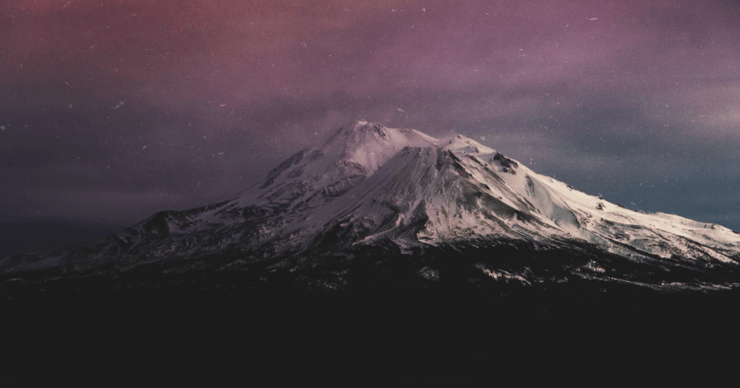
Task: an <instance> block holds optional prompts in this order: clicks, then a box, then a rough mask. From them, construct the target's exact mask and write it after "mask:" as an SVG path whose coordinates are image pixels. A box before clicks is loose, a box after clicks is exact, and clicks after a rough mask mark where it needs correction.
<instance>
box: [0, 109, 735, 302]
mask: <svg viewBox="0 0 740 388" xmlns="http://www.w3.org/2000/svg"><path fill="white" fill-rule="evenodd" d="M512 248H513V249H515V250H517V251H519V252H520V253H521V252H530V256H531V255H534V256H537V255H545V256H548V255H553V252H557V255H556V256H557V257H558V259H557V260H556V259H553V260H551V261H550V262H548V265H555V263H556V262H558V263H559V264H557V265H556V266H559V267H558V268H560V270H559V271H560V272H558V273H559V274H560V275H557V276H555V275H553V273H552V271H550V272H547V273H548V274H539V275H538V274H537V273H538V269H537V268H532V267H531V266H524V265H522V264H521V263H519V264H516V263H515V264H511V263H509V264H507V265H509V267H507V268H506V269H504V268H503V267H501V266H500V265H499V264H500V263H499V264H496V262H489V263H483V262H481V263H474V265H473V267H474V268H477V270H478V271H480V273H481V274H484V275H486V276H488V277H490V278H493V279H494V280H500V279H518V280H517V281H518V282H521V283H522V284H534V283H537V282H547V281H548V279H549V281H555V280H554V279H556V278H557V279H561V278H562V279H566V280H567V279H588V280H592V281H593V280H596V281H603V282H621V283H629V284H636V285H641V286H647V287H652V288H665V287H674V288H675V287H678V288H692V289H696V288H706V287H709V288H713V287H728V285H729V286H732V285H731V284H734V283H732V282H731V281H730V280H728V278H727V277H726V276H725V275H722V276H720V275H717V274H728V273H734V272H735V271H736V270H737V269H738V261H740V234H737V233H735V232H733V231H731V230H729V229H727V228H724V227H722V226H718V225H713V224H707V223H701V222H696V221H691V220H688V219H685V218H682V217H679V216H676V215H669V214H663V213H654V214H650V213H645V212H639V211H633V210H629V209H626V208H624V207H622V206H621V205H618V204H612V203H610V202H608V201H606V200H604V199H602V198H600V197H595V196H591V195H587V194H585V193H582V192H579V191H577V190H575V189H573V188H572V187H570V186H568V185H567V184H565V183H563V182H560V181H557V180H555V179H552V178H549V177H546V176H542V175H539V174H537V173H535V172H533V171H532V170H530V169H529V168H527V167H526V166H524V165H523V164H521V163H519V162H517V161H516V160H513V159H511V158H508V157H506V156H504V155H503V154H501V153H500V152H497V151H495V150H493V149H491V148H488V147H486V146H484V145H482V144H480V143H478V142H476V141H474V140H472V139H469V138H467V137H465V136H462V135H458V136H456V137H454V138H452V139H451V140H448V141H443V140H440V139H435V138H433V137H431V136H428V135H426V134H424V133H422V132H419V131H417V130H413V129H394V128H387V127H385V126H383V125H382V124H379V123H372V122H367V121H356V122H354V123H352V124H351V125H348V126H345V127H342V128H340V129H339V130H338V131H337V132H336V133H335V134H334V135H333V136H332V137H331V138H330V139H329V140H328V141H327V142H326V143H325V144H324V145H322V146H321V147H318V148H314V149H304V150H301V151H299V152H298V153H296V154H295V155H293V156H291V157H290V158H288V159H287V160H286V161H285V162H283V163H281V164H280V165H279V166H277V167H276V168H275V169H274V170H272V171H271V172H270V173H269V174H268V175H267V176H266V177H265V178H264V179H262V180H261V181H259V182H257V183H255V184H254V185H253V186H252V187H250V188H248V189H247V190H244V191H243V192H241V193H239V194H237V195H235V196H233V197H230V198H228V199H226V200H225V201H223V202H220V203H217V204H213V205H210V206H205V207H201V208H197V209H191V210H187V211H165V212H160V213H157V214H155V215H153V216H151V217H149V218H148V219H146V220H144V221H142V222H141V223H139V224H137V225H134V226H133V227H131V228H128V229H126V230H124V231H122V232H120V233H118V234H116V235H114V236H110V237H108V238H105V239H103V240H101V241H99V242H98V243H97V244H96V245H94V246H92V247H87V248H77V249H61V250H55V251H50V252H43V253H39V254H32V255H13V256H10V257H6V258H4V259H2V260H0V269H1V270H2V271H3V272H18V271H28V270H34V269H41V268H56V267H64V268H72V269H82V268H87V269H89V268H94V267H95V266H98V265H101V264H103V263H115V264H116V268H117V269H118V270H121V271H126V270H130V269H133V268H136V267H140V266H142V265H144V264H147V263H149V264H151V263H170V264H172V263H176V264H172V265H175V267H177V268H179V269H178V270H177V271H185V270H187V269H188V268H196V267H198V268H200V267H203V268H205V267H209V268H210V267H213V268H216V269H217V270H225V269H228V268H235V267H244V268H247V267H250V266H253V265H258V264H259V263H262V264H265V265H266V264H269V268H270V271H276V270H284V271H290V272H291V273H292V272H295V271H301V270H302V269H303V268H314V267H316V265H318V264H321V263H326V262H328V261H331V262H333V263H336V262H343V261H344V262H350V261H352V260H354V259H353V258H356V257H365V256H368V255H377V254H378V253H379V252H380V253H382V254H383V255H396V256H398V257H401V258H403V257H415V258H424V257H432V256H434V257H439V256H440V255H441V256H446V257H452V256H455V255H459V256H467V257H471V255H472V256H476V257H478V256H481V257H489V258H491V257H493V258H495V257H500V255H501V252H504V250H507V249H508V250H511V249H512ZM548 252H550V253H548ZM214 257H218V259H214ZM574 257H578V258H579V259H577V260H575V259H573V258H574ZM329 258H331V259H329ZM563 258H566V259H563ZM399 260H403V259H399ZM562 260H565V261H562ZM422 261H423V260H422ZM484 261H485V260H484ZM566 262H567V263H566ZM262 264H259V265H262ZM168 265H169V264H168ZM501 265H503V264H501ZM511 265H513V267H512V266H511ZM515 267H516V268H515ZM265 268H268V267H267V266H266V267H265ZM419 271H421V272H418V274H419V276H422V277H425V278H438V277H439V276H440V275H439V273H438V272H435V271H436V270H434V268H432V267H429V266H424V267H423V268H421V269H420V270H419ZM728 271H729V272H728ZM678 273H681V274H684V275H685V276H684V275H682V276H679V277H678V278H675V276H677V275H675V274H678ZM697 274H700V275H706V276H704V278H702V279H704V280H702V279H699V278H697V276H698V275H697ZM674 275H675V276H674ZM441 276H444V275H441ZM558 276H560V278H558ZM707 276H709V277H708V278H707ZM717 276H719V278H717ZM705 278H706V279H705Z"/></svg>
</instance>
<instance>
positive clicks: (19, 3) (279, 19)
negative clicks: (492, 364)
mask: <svg viewBox="0 0 740 388" xmlns="http://www.w3.org/2000/svg"><path fill="white" fill-rule="evenodd" d="M0 52H1V53H0V182H2V184H0V204H1V205H0V254H5V253H10V252H19V251H26V250H34V249H43V248H50V247H53V246H55V245H60V244H64V243H76V242H88V241H91V240H92V239H93V238H94V237H96V236H99V235H102V234H107V233H110V232H114V231H116V230H118V229H120V228H122V227H126V226H129V225H131V224H133V223H136V222H138V221H140V220H141V219H143V218H145V217H147V216H149V215H150V214H152V213H154V212H156V211H159V210H167V209H174V210H183V209H187V208H191V207H196V206H200V205H205V204H208V203H213V202H216V201H219V200H222V199H224V198H226V197H228V196H230V195H231V194H234V193H235V192H238V191H240V190H242V189H243V188H245V187H247V186H248V185H250V184H251V183H253V182H254V181H256V180H257V179H259V178H260V177H262V176H264V174H266V173H267V172H268V171H269V170H270V169H271V168H273V167H274V166H275V165H277V164H278V163H279V162H281V161H282V160H284V159H285V158H287V157H289V156H290V155H291V154H293V153H294V152H296V151H298V150H299V149H301V148H303V147H305V146H315V145H319V144H320V143H321V142H322V141H323V140H326V139H327V138H328V136H329V135H330V134H331V133H333V132H334V131H336V130H337V129H338V127H339V126H340V125H343V124H346V123H349V122H351V121H352V120H355V119H360V118H364V119H367V120H371V121H379V122H382V123H384V124H386V125H388V126H391V127H409V128H416V129H419V130H421V131H423V132H426V133H428V134H430V135H433V136H441V135H449V134H451V133H462V134H464V135H466V136H469V137H471V138H474V139H476V140H478V141H480V142H482V143H484V144H486V145H489V146H491V147H493V148H495V149H497V150H500V151H502V152H503V153H505V154H507V155H509V156H511V157H513V158H515V159H518V160H520V161H522V162H524V163H526V164H528V165H529V164H530V163H531V168H532V169H534V170H535V171H537V172H540V173H543V174H547V175H550V176H554V177H555V178H557V179H560V180H562V181H565V182H568V183H570V184H572V185H573V186H574V187H575V188H576V189H579V190H582V191H585V192H587V193H589V194H599V193H601V194H602V195H603V196H604V197H605V199H607V200H609V201H612V202H620V203H623V204H625V205H627V206H628V207H630V208H633V209H642V210H648V211H663V212H669V213H676V214H680V215H683V216H686V217H689V218H694V219H698V220H701V221H706V222H715V223H719V224H722V225H725V226H727V227H730V228H732V229H734V230H740V194H738V193H740V151H738V150H740V4H738V3H737V2H734V1H706V2H696V1H634V2H631V1H630V2H628V1H552V0H550V1H526V2H520V1H498V2H492V1H465V0H462V1H454V2H452V1H450V2H443V1H390V0H389V1H383V0H380V1H372V2H368V1H266V0H255V1H236V0H211V1H207V2H206V1H195V0H182V1H180V0H114V1H111V0H95V1H93V0H9V1H8V2H6V4H3V5H2V6H0Z"/></svg>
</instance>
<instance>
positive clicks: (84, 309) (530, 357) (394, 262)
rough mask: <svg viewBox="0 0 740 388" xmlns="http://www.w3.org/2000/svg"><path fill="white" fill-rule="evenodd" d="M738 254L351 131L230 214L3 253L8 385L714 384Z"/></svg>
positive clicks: (684, 226) (734, 323)
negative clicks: (689, 379) (691, 377)
mask: <svg viewBox="0 0 740 388" xmlns="http://www.w3.org/2000/svg"><path fill="white" fill-rule="evenodd" d="M738 262H740V235H739V234H737V233H735V232H733V231H731V230H728V229H726V228H724V227H721V226H719V225H712V224H705V223H700V222H695V221H691V220H688V219H685V218H682V217H679V216H675V215H668V214H663V213H655V214H648V213H644V212H639V211H632V210H629V209H626V208H624V207H621V206H619V205H618V204H612V203H610V202H608V201H606V200H604V199H602V198H598V197H594V196H590V195H587V194H584V193H581V192H578V191H577V190H575V189H573V188H571V187H569V186H568V185H567V184H565V183H562V182H559V181H557V180H554V179H552V178H549V177H546V176H542V175H539V174H537V173H535V172H533V171H531V170H530V169H529V168H527V167H526V166H524V165H523V164H521V163H519V162H517V161H516V160H513V159H511V158H508V157H506V156H504V155H502V154H501V153H500V152H497V151H495V150H493V149H490V148H488V147H486V146H484V145H482V144H479V143H477V142H475V141H473V140H471V139H468V138H466V137H464V136H456V137H454V138H452V139H446V140H441V139H435V138H432V137H430V136H427V135H425V134H423V133H421V132H419V131H415V130H411V129H393V128H386V127H384V126H383V125H381V124H377V123H368V122H365V121H358V122H355V123H353V124H351V125H349V126H346V127H343V128H341V129H340V130H339V131H338V132H337V133H336V134H335V135H334V136H333V137H332V138H330V139H329V140H328V141H327V142H326V143H325V144H324V145H323V146H321V147H318V148H315V149H306V150H302V151H300V152H298V153H296V154H295V155H293V156H292V157H290V158H289V159H288V160H286V161H285V162H283V163H281V164H280V165H279V166H277V167H276V168H275V169H274V170H272V171H271V172H270V173H269V174H268V175H267V176H266V177H265V178H264V179H262V180H261V181H259V182H257V183H255V184H254V185H253V186H251V187H250V188H248V189H246V190H244V191H242V192H240V193H238V194H236V195H234V196H231V197H228V198H226V199H225V200H224V201H221V202H219V203H216V204H212V205H209V206H204V207H200V208H196V209H191V210H186V211H163V212H159V213H157V214H154V215H152V216H151V217H149V218H147V219H145V220H143V221H142V222H140V223H138V224H136V225H134V226H132V227H130V228H128V229H125V230H123V231H121V232H120V233H117V234H115V235H112V236H109V237H106V238H104V239H101V240H100V241H98V242H97V243H96V244H94V245H92V246H88V247H73V248H61V249H56V250H52V251H47V252H39V253H30V254H24V255H12V256H8V257H5V258H2V259H0V311H2V314H3V315H2V319H0V332H3V333H9V335H8V336H6V337H7V338H6V339H5V341H4V342H3V350H5V351H4V352H3V354H4V355H6V356H7V357H6V358H7V359H3V360H2V361H0V372H1V373H2V375H3V378H4V381H6V380H7V381H9V382H10V383H11V384H10V385H12V386H42V385H51V384H55V385H59V383H60V382H62V381H64V382H67V381H68V382H69V384H64V383H62V385H73V386H84V385H89V386H137V387H141V386H157V387H160V386H162V385H163V384H166V385H178V386H204V385H209V386H213V385H215V386H232V385H234V382H238V383H240V385H244V383H247V384H249V383H252V384H253V385H256V386H296V385H307V383H309V384H310V383H316V384H314V385H320V386H342V387H346V386H379V387H420V386H439V387H466V386H471V387H479V386H490V385H491V382H492V380H495V381H496V382H508V381H509V380H511V381H513V380H516V382H518V383H520V382H521V381H523V380H526V381H532V378H533V376H535V377H537V378H542V379H547V382H548V383H551V382H552V381H553V378H557V377H558V376H560V377H563V378H567V379H568V381H571V380H572V379H573V377H576V376H578V377H580V378H582V379H585V380H588V382H589V384H593V381H601V380H603V378H604V376H609V378H610V379H613V378H615V376H617V377H619V376H621V377H622V378H624V379H630V382H633V381H634V378H637V377H639V379H640V381H649V380H651V379H652V380H655V381H656V382H660V383H665V382H666V381H667V379H669V378H673V379H675V380H681V382H684V381H686V373H687V372H693V373H696V375H697V376H701V377H700V378H701V379H702V382H703V383H706V379H707V376H717V374H716V373H717V371H721V370H726V371H734V369H733V368H732V366H733V365H731V363H732V361H733V360H732V358H731V357H730V358H728V357H727V356H726V352H722V351H720V350H725V349H728V348H735V347H737V346H738V345H740V336H738V335H737V327H738V325H739V324H740V317H739V316H738V315H737V314H736V313H735V312H736V311H737V308H736V306H737V303H738V300H740V287H738V286H739V285H740V283H739V281H740V271H739V269H740V266H738ZM671 291H679V292H671ZM563 349H567V350H568V351H566V352H564V351H563ZM625 355H628V357H625ZM615 370H616V371H619V373H616V374H615V373H614V372H615ZM532 371H537V373H534V374H533V373H532ZM629 371H635V372H634V373H635V376H632V375H631V374H630V373H629ZM645 372H648V373H645ZM637 373H640V374H639V376H638V375H637ZM540 376H541V377H540ZM566 376H567V377H566ZM646 376H647V377H646ZM727 377H730V376H727ZM668 381H669V380H668ZM722 381H723V382H724V381H727V379H724V380H722ZM543 382H544V381H543Z"/></svg>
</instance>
